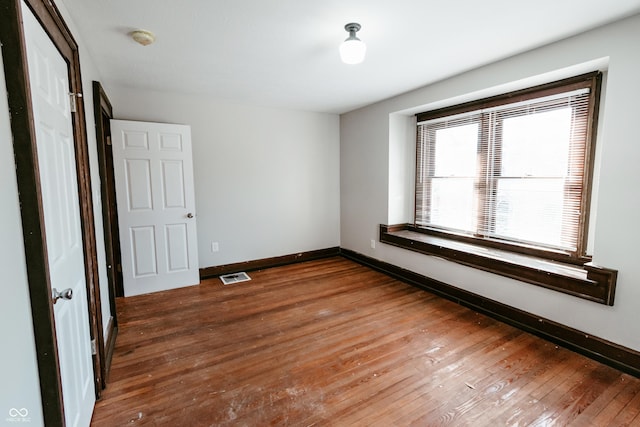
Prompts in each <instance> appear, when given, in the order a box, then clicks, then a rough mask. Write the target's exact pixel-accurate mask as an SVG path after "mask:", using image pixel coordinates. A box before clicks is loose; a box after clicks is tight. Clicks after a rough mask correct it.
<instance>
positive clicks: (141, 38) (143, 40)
mask: <svg viewBox="0 0 640 427" xmlns="http://www.w3.org/2000/svg"><path fill="white" fill-rule="evenodd" d="M131 38H132V39H133V40H135V41H136V42H138V43H140V44H141V45H142V46H148V45H150V44H151V43H153V42H154V41H155V40H156V36H155V35H154V34H153V33H152V32H151V31H147V30H135V31H132V32H131Z"/></svg>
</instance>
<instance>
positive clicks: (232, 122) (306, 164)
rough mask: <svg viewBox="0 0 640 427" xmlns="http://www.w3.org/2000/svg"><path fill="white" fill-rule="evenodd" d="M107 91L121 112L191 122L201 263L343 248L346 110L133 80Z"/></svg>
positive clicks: (148, 118) (134, 116) (128, 115)
mask: <svg viewBox="0 0 640 427" xmlns="http://www.w3.org/2000/svg"><path fill="white" fill-rule="evenodd" d="M108 95H109V98H110V99H111V103H112V104H113V108H114V115H115V116H116V118H119V119H125V120H141V121H156V122H167V123H180V124H187V125H190V126H191V136H192V140H193V161H194V180H195V195H196V212H197V221H198V222H197V227H198V252H199V260H200V267H201V268H203V267H209V266H216V265H224V264H230V263H236V262H241V261H249V260H255V259H263V258H270V257H275V256H280V255H288V254H294V253H299V252H304V251H311V250H316V249H325V248H329V247H334V246H339V244H340V235H339V231H340V226H339V223H340V205H339V203H340V196H339V192H340V184H339V182H340V178H339V174H340V169H339V117H338V116H337V115H333V114H321V113H309V112H301V111H291V110H283V109H272V108H262V107H255V106H247V105H238V104H233V103H230V102H224V101H216V100H212V99H210V98H208V97H207V96H204V95H202V96H199V95H183V94H175V93H160V92H148V91H141V90H134V89H129V88H111V89H110V90H109V91H108ZM211 242H218V243H219V249H220V250H219V252H216V253H212V252H211Z"/></svg>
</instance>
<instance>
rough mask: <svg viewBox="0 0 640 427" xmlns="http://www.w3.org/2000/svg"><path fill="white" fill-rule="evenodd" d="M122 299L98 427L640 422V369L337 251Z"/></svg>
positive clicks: (95, 419) (99, 405)
mask: <svg viewBox="0 0 640 427" xmlns="http://www.w3.org/2000/svg"><path fill="white" fill-rule="evenodd" d="M250 275H251V277H252V279H253V280H252V281H250V282H244V283H237V284H235V285H228V286H223V285H222V284H221V282H220V281H219V280H218V279H212V280H207V281H204V282H203V283H202V284H201V285H200V286H195V287H189V288H183V289H179V290H173V291H168V292H162V293H156V294H152V295H144V296H138V297H132V298H127V299H122V300H119V301H118V320H119V324H120V335H119V336H118V339H117V343H116V350H115V355H114V358H113V365H112V370H111V375H110V378H109V384H108V386H107V389H106V390H105V392H104V394H103V398H102V400H101V401H99V402H97V404H96V408H95V413H94V416H93V422H92V425H94V426H109V427H112V426H125V425H137V424H146V425H156V426H165V425H166V426H209V425H216V426H265V425H282V426H287V425H289V426H310V425H333V426H354V425H355V426H357V425H360V426H373V425H375V426H405V425H416V426H440V425H452V426H502V425H508V426H525V425H527V426H528V425H534V426H550V425H554V426H564V425H575V426H623V425H635V426H640V379H637V378H634V377H632V376H630V375H627V374H623V373H621V372H620V371H617V370H615V369H613V368H610V367H607V366H605V365H602V364H600V363H598V362H595V361H593V360H590V359H587V358H585V357H583V356H580V355H578V354H576V353H573V352H571V351H569V350H566V349H564V348H559V347H557V346H556V345H554V344H552V343H549V342H547V341H544V340H542V339H540V338H537V337H534V336H532V335H530V334H528V333H525V332H522V331H520V330H518V329H515V328H513V327H511V326H507V325H505V324H502V323H500V322H497V321H495V320H493V319H491V318H488V317H486V316H483V315H480V314H477V313H475V312H473V311H471V310H469V309H466V308H463V307H461V306H458V305H456V304H454V303H452V302H449V301H447V300H444V299H442V298H439V297H436V296H434V295H431V294H429V293H427V292H424V291H421V290H418V289H415V288H412V287H411V286H408V285H406V284H404V283H402V282H399V281H397V280H394V279H391V278H389V277H387V276H385V275H383V274H381V273H378V272H375V271H373V270H370V269H368V268H366V267H363V266H360V265H358V264H356V263H353V262H351V261H348V260H345V259H343V258H330V259H325V260H320V261H312V262H307V263H301V264H295V265H291V266H286V267H279V268H274V269H269V270H264V271H259V272H252V273H251V274H250Z"/></svg>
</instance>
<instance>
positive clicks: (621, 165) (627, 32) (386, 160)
mask: <svg viewBox="0 0 640 427" xmlns="http://www.w3.org/2000/svg"><path fill="white" fill-rule="evenodd" d="M638 40H640V15H637V16H634V17H631V18H628V19H626V20H623V21H619V22H617V23H614V24H610V25H608V26H604V27H601V28H598V29H595V30H593V31H590V32H587V33H584V34H581V35H578V36H576V37H572V38H570V39H567V40H564V41H561V42H558V43H554V44H552V45H549V46H545V47H542V48H539V49H536V50H533V51H530V52H527V53H523V54H521V55H518V56H515V57H512V58H509V59H506V60H503V61H500V62H497V63H494V64H491V65H488V66H485V67H482V68H479V69H476V70H473V71H470V72H467V73H464V74H461V75H458V76H456V77H453V78H450V79H447V80H444V81H441V82H439V83H436V84H433V85H430V86H427V87H424V88H421V89H418V90H415V91H412V92H409V93H406V94H403V95H400V96H397V97H394V98H392V99H389V100H386V101H383V102H380V103H377V104H374V105H371V106H368V107H365V108H362V109H359V110H356V111H353V112H350V113H347V114H344V115H343V116H341V133H340V136H341V142H340V146H341V148H340V154H341V157H340V161H341V246H342V247H344V248H347V249H351V250H354V251H357V252H359V253H362V254H365V255H367V256H371V257H373V258H376V259H380V260H383V261H386V262H389V263H392V264H395V265H398V266H400V267H403V268H407V269H409V270H411V271H415V272H418V273H420V274H424V275H426V276H429V277H432V278H434V279H437V280H440V281H443V282H446V283H449V284H451V285H454V286H457V287H460V288H462V289H466V290H469V291H471V292H474V293H477V294H480V295H483V296H486V297H488V298H491V299H493V300H496V301H500V302H502V303H505V304H509V305H511V306H513V307H516V308H519V309H522V310H525V311H528V312H530V313H534V314H536V315H539V316H542V317H545V318H548V319H551V320H554V321H556V322H560V323H563V324H565V325H568V326H571V327H574V328H576V329H579V330H582V331H584V332H586V333H589V334H592V335H595V336H599V337H601V338H605V339H608V340H610V341H613V342H615V343H618V344H621V345H623V346H626V347H628V348H631V349H634V350H640V322H639V321H638V313H640V286H638V283H639V282H640V263H639V262H638V261H637V254H636V252H635V249H636V246H637V241H638V239H640V231H638V228H637V227H636V226H635V224H636V221H637V218H638V212H639V211H640V197H639V196H638V190H637V187H636V183H638V182H640V168H638V166H637V163H638V159H640V143H638V131H637V126H636V124H635V122H636V121H637V120H635V119H634V118H635V117H636V116H637V115H638V108H637V101H636V100H637V99H638V98H639V97H640V85H639V84H638V81H637V76H638V71H639V70H640V55H638V50H637V45H638ZM460 54H463V53H462V52H461V53H460ZM602 58H608V63H609V68H608V79H607V82H606V97H605V99H604V102H603V109H602V111H601V114H600V133H599V135H598V141H597V144H598V145H599V148H598V150H599V154H600V159H599V165H598V167H599V169H598V171H599V172H598V173H599V181H598V183H597V185H598V195H597V200H596V201H595V203H594V209H595V214H596V215H594V217H595V218H597V222H596V223H595V224H594V227H593V228H594V232H593V236H591V238H592V242H593V248H594V253H593V259H594V261H595V262H596V263H598V264H601V265H603V266H605V267H609V268H614V269H617V270H619V276H618V286H617V290H616V299H615V305H614V306H613V307H607V306H604V305H601V304H597V303H593V302H589V301H585V300H582V299H578V298H575V297H571V296H568V295H564V294H561V293H557V292H554V291H551V290H547V289H543V288H540V287H537V286H533V285H529V284H525V283H522V282H518V281H515V280H511V279H507V278H505V277H501V276H497V275H493V274H491V273H487V272H484V271H480V270H476V269H473V268H470V267H465V266H462V265H459V264H455V263H452V262H449V261H445V260H442V259H438V258H435V257H430V256H426V255H421V254H417V253H413V252H410V251H407V250H403V249H400V248H396V247H392V246H389V245H384V244H378V245H377V247H376V249H371V248H370V245H369V242H370V239H372V238H377V236H378V224H380V223H387V221H389V220H392V221H397V220H398V219H399V218H401V217H402V213H403V212H406V207H402V206H400V205H397V204H402V203H405V205H404V206H406V201H405V202H403V201H402V197H401V195H399V194H398V193H399V192H400V193H402V191H403V190H402V184H401V181H402V179H403V178H402V173H400V172H399V171H398V170H397V167H398V166H397V165H398V162H399V160H398V159H399V158H400V157H401V156H402V154H401V153H402V148H400V149H399V148H398V147H396V146H395V145H396V144H398V141H405V144H407V143H406V138H404V137H403V135H402V133H401V132H402V131H400V130H398V129H402V128H403V126H402V119H401V118H398V117H397V116H398V113H399V112H401V113H402V112H406V111H407V110H409V109H414V108H415V107H419V106H425V105H427V104H433V103H443V102H442V101H443V100H450V99H452V98H458V97H464V96H465V95H466V94H473V93H476V96H479V93H480V92H483V91H484V92H485V94H486V93H487V92H486V91H485V90H486V89H492V88H493V91H494V92H495V91H496V90H498V89H496V88H498V87H501V86H502V87H503V88H504V87H505V86H504V85H510V84H513V83H514V82H516V84H518V82H520V83H521V82H522V80H523V79H528V78H531V77H532V76H538V75H543V74H546V73H554V72H556V71H557V70H563V69H565V71H564V73H565V74H566V68H568V67H574V66H576V65H577V64H583V63H588V62H596V63H602V62H603V61H602ZM434 60H437V58H434ZM604 62H605V63H606V60H605V61H604ZM444 102H447V101H444ZM423 108H424V107H423ZM416 110H418V111H419V110H420V108H417V109H416ZM413 112H415V111H413ZM406 123H411V118H410V117H406V118H405V124H406ZM405 129H406V127H405ZM407 146H409V145H408V144H407ZM398 150H400V151H398ZM411 162H413V160H411V161H409V162H405V163H404V167H405V168H406V170H407V171H409V170H411V169H412V168H413V167H414V166H413V164H412V163H411ZM404 187H405V188H404V191H405V196H406V197H411V194H412V193H411V192H412V186H411V185H408V184H406V183H405V186H404ZM399 188H400V190H399ZM407 192H408V193H407ZM404 219H405V221H407V220H408V221H411V216H409V217H405V218H404Z"/></svg>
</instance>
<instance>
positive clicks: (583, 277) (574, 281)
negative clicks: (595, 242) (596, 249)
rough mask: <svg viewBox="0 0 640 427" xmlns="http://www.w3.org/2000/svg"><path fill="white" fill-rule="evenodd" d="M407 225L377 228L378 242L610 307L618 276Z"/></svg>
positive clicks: (585, 265) (602, 268)
mask: <svg viewBox="0 0 640 427" xmlns="http://www.w3.org/2000/svg"><path fill="white" fill-rule="evenodd" d="M409 228H410V227H409V225H408V224H400V225H380V241H381V242H383V243H387V244H390V245H394V246H398V247H401V248H405V249H409V250H411V251H414V252H420V253H423V254H427V255H434V256H437V257H441V258H444V259H447V260H449V261H453V262H456V263H459V264H463V265H468V266H471V267H474V268H478V269H481V270H485V271H489V272H491V273H495V274H499V275H501V276H506V277H510V278H512V279H516V280H520V281H523V282H527V283H531V284H534V285H537V286H542V287H544V288H548V289H553V290H554V291H558V292H563V293H565V294H569V295H573V296H576V297H579V298H584V299H587V300H589V301H594V302H598V303H600V304H606V305H613V300H614V296H615V288H616V279H617V275H618V272H617V271H616V270H611V269H608V268H604V267H600V266H597V265H595V264H593V263H586V264H584V265H582V266H579V265H572V264H565V263H561V262H557V261H551V260H547V259H544V258H540V257H534V256H531V255H521V254H517V253H513V252H509V251H506V250H502V249H493V248H486V247H483V246H480V245H474V244H470V243H464V242H458V241H454V240H449V239H446V238H442V237H436V236H430V235H427V234H423V233H418V232H415V231H411V230H410V229H409Z"/></svg>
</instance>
